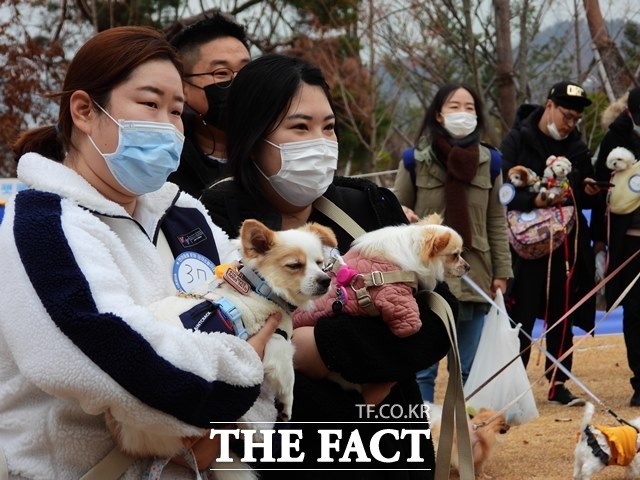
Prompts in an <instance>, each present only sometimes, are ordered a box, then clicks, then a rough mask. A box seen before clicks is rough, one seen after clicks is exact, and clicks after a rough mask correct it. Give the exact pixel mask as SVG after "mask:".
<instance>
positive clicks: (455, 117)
mask: <svg viewBox="0 0 640 480" xmlns="http://www.w3.org/2000/svg"><path fill="white" fill-rule="evenodd" d="M442 117H443V118H444V125H443V126H444V129H445V130H446V131H447V132H448V133H449V135H451V136H452V137H453V138H464V137H466V136H467V135H471V134H472V133H473V132H474V131H475V129H476V127H477V126H478V117H477V116H476V115H473V114H472V113H469V112H453V113H445V114H443V115H442Z"/></svg>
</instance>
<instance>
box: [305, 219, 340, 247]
mask: <svg viewBox="0 0 640 480" xmlns="http://www.w3.org/2000/svg"><path fill="white" fill-rule="evenodd" d="M304 229H305V230H308V231H309V232H311V233H313V234H315V235H317V236H318V237H320V241H321V242H322V244H323V245H326V246H328V247H331V248H335V247H337V246H338V240H337V239H336V234H335V233H333V230H331V229H330V228H329V227H325V226H324V225H320V224H319V223H314V222H311V223H307V224H306V225H305V226H304Z"/></svg>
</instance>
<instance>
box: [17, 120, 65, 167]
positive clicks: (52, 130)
mask: <svg viewBox="0 0 640 480" xmlns="http://www.w3.org/2000/svg"><path fill="white" fill-rule="evenodd" d="M11 148H12V149H13V153H14V154H15V155H16V161H18V160H19V159H20V157H21V156H22V155H24V154H25V153H28V152H35V153H39V154H40V155H43V156H45V157H47V158H50V159H51V160H55V161H56V162H62V161H63V160H64V155H65V154H64V147H63V145H62V141H61V139H60V136H59V135H58V128H57V126H56V125H49V126H46V127H39V128H33V129H31V130H27V131H26V132H22V133H21V134H20V135H19V136H18V138H17V140H16V141H15V142H14V143H13V145H12V147H11Z"/></svg>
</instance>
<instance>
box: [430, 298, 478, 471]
mask: <svg viewBox="0 0 640 480" xmlns="http://www.w3.org/2000/svg"><path fill="white" fill-rule="evenodd" d="M427 293H428V296H427V301H428V302H429V308H431V310H432V311H433V312H434V313H435V314H436V315H437V316H438V317H439V318H440V320H442V323H443V324H444V326H445V328H446V330H447V334H448V336H449V342H450V343H451V354H452V355H451V356H452V360H453V361H451V362H449V380H448V382H447V391H446V393H445V396H444V403H443V405H442V420H441V425H442V426H441V428H440V439H439V441H438V453H437V455H436V471H435V476H434V480H447V479H448V478H449V470H450V468H451V450H452V448H453V431H454V424H455V431H456V437H457V443H458V464H459V468H460V479H461V480H473V479H475V473H474V471H473V454H472V451H471V438H470V436H469V426H468V421H469V420H468V417H467V409H466V405H465V401H464V391H463V388H462V374H461V370H460V353H459V352H458V339H457V336H456V326H455V321H454V318H453V312H452V311H451V307H450V306H449V304H448V303H447V301H446V300H445V299H444V298H442V296H441V295H439V294H437V293H436V292H432V291H428V292H427Z"/></svg>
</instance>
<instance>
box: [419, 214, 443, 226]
mask: <svg viewBox="0 0 640 480" xmlns="http://www.w3.org/2000/svg"><path fill="white" fill-rule="evenodd" d="M416 225H442V217H441V216H440V215H438V214H437V213H432V214H431V215H427V216H426V217H423V218H421V219H420V220H419V221H418V223H417V224H416Z"/></svg>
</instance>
